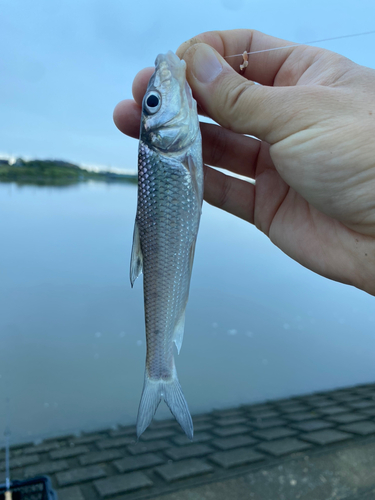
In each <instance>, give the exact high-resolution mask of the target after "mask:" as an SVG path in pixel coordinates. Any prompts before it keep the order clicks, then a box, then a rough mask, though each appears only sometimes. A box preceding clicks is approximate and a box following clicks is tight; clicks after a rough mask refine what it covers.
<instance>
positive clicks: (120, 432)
mask: <svg viewBox="0 0 375 500" xmlns="http://www.w3.org/2000/svg"><path fill="white" fill-rule="evenodd" d="M108 434H109V435H110V436H111V437H121V436H134V439H136V430H135V427H134V426H132V427H120V428H119V429H111V430H110V431H109V432H108Z"/></svg>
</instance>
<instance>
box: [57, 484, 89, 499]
mask: <svg viewBox="0 0 375 500" xmlns="http://www.w3.org/2000/svg"><path fill="white" fill-rule="evenodd" d="M56 493H57V498H58V499H59V500H85V497H84V496H83V495H82V492H81V490H80V488H79V486H69V487H68V488H60V489H59V490H57V491H56Z"/></svg>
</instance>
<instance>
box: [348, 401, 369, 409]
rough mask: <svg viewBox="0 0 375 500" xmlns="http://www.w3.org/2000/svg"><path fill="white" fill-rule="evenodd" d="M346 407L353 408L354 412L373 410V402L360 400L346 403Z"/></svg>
mask: <svg viewBox="0 0 375 500" xmlns="http://www.w3.org/2000/svg"><path fill="white" fill-rule="evenodd" d="M348 406H350V408H354V409H355V410H362V409H364V408H375V403H374V401H366V400H362V401H353V402H351V403H348Z"/></svg>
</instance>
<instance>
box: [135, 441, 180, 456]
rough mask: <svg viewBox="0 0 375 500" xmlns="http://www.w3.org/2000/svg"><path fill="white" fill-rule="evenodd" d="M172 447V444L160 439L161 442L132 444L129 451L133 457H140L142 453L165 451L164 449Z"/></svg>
mask: <svg viewBox="0 0 375 500" xmlns="http://www.w3.org/2000/svg"><path fill="white" fill-rule="evenodd" d="M170 446H171V444H170V443H169V442H168V441H166V440H165V439H160V440H159V441H148V442H144V443H136V444H132V445H131V446H128V450H129V452H130V453H131V454H132V455H138V454H140V453H149V452H150V451H159V450H163V449H164V448H170Z"/></svg>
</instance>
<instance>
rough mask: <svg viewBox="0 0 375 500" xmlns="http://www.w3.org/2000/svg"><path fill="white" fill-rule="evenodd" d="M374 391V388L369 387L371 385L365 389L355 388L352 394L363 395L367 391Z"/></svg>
mask: <svg viewBox="0 0 375 500" xmlns="http://www.w3.org/2000/svg"><path fill="white" fill-rule="evenodd" d="M372 390H374V386H371V385H368V386H367V385H366V386H365V387H356V388H354V392H356V393H357V394H365V393H367V392H369V391H372Z"/></svg>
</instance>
